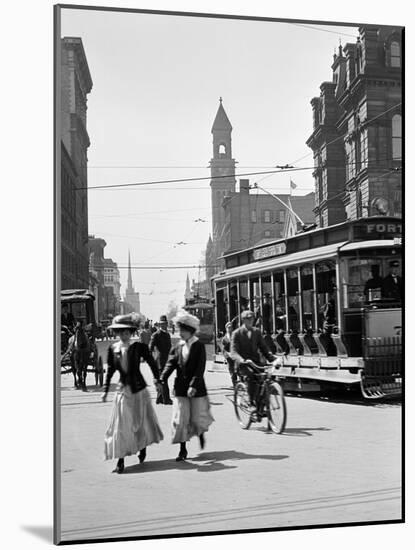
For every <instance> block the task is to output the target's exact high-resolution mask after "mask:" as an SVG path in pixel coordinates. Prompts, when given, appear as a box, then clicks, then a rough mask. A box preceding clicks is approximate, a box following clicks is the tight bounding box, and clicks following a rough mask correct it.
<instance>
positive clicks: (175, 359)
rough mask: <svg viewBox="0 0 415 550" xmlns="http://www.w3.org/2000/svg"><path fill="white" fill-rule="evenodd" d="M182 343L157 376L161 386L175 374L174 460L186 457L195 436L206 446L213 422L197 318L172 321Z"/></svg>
mask: <svg viewBox="0 0 415 550" xmlns="http://www.w3.org/2000/svg"><path fill="white" fill-rule="evenodd" d="M174 321H175V323H176V325H177V327H178V329H179V332H180V337H181V338H182V340H181V341H180V342H179V344H178V345H177V346H176V347H175V348H173V349H172V351H171V353H170V356H169V359H168V362H167V364H166V366H165V367H164V370H163V372H162V374H161V376H160V381H161V383H167V379H168V377H169V376H170V375H171V374H172V372H173V371H176V379H175V381H174V400H173V417H172V443H180V452H179V455H178V456H177V458H176V460H177V461H181V460H185V459H186V458H187V448H186V442H187V441H189V440H190V438H191V437H193V436H195V435H196V436H198V438H199V441H200V447H201V448H202V449H203V448H204V446H205V436H204V433H205V432H207V430H208V429H209V426H210V424H211V423H212V422H213V420H214V419H213V416H212V415H211V412H210V405H209V398H208V395H207V390H206V384H205V380H204V377H203V375H204V372H205V367H206V350H205V346H204V344H203V343H202V342H201V341H200V340H199V339H198V338H197V337H196V332H197V330H198V329H199V319H198V318H197V317H195V316H193V315H190V313H187V312H186V311H183V312H179V314H178V315H177V316H176V317H175V319H174Z"/></svg>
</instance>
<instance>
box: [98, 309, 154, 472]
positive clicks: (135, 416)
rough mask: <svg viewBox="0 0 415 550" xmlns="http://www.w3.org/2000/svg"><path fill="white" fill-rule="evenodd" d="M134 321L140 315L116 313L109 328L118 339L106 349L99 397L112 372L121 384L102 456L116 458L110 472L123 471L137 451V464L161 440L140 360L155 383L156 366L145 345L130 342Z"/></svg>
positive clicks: (135, 323)
mask: <svg viewBox="0 0 415 550" xmlns="http://www.w3.org/2000/svg"><path fill="white" fill-rule="evenodd" d="M137 320H139V317H138V316H137V315H134V314H129V315H118V316H117V317H115V318H114V322H113V324H112V325H110V327H109V328H110V329H112V330H113V331H114V333H115V334H116V335H117V336H118V338H119V339H118V341H117V342H115V343H114V344H112V345H111V346H110V347H109V349H108V360H107V363H108V371H107V377H106V380H105V390H104V393H103V395H102V400H103V401H106V399H107V393H108V390H109V387H110V382H111V378H112V376H113V375H114V373H115V371H119V373H120V384H119V386H118V388H117V392H116V394H115V398H114V403H113V409H112V414H111V419H110V424H109V426H108V429H107V431H106V434H105V459H106V460H112V459H115V458H118V462H117V465H116V467H115V470H113V471H114V472H116V473H119V474H121V473H122V472H123V471H124V457H126V456H131V455H134V454H136V453H138V458H139V461H140V463H141V462H144V460H145V458H146V448H147V447H148V446H149V445H151V444H152V443H159V442H160V441H161V440H162V439H163V433H162V431H161V429H160V426H159V423H158V420H157V416H156V413H155V410H154V408H153V406H152V404H151V398H150V394H149V392H148V389H147V384H146V382H145V380H144V377H143V375H142V374H141V371H140V363H141V359H142V358H143V359H144V361H146V362H147V363H148V365H149V366H150V368H151V370H152V372H153V375H154V382H155V384H156V386H157V384H158V383H159V380H158V378H159V372H158V367H157V364H156V362H155V360H154V358H153V356H152V355H151V353H150V351H149V349H148V347H147V346H146V345H145V344H142V343H141V342H131V337H132V335H133V334H134V332H135V331H136V329H137Z"/></svg>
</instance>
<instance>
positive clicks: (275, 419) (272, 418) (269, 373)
mask: <svg viewBox="0 0 415 550" xmlns="http://www.w3.org/2000/svg"><path fill="white" fill-rule="evenodd" d="M243 367H246V369H250V371H251V374H250V376H254V377H255V379H256V382H257V385H258V387H257V391H256V395H255V404H256V407H255V410H252V406H251V405H250V398H249V394H248V386H247V383H246V381H245V380H246V378H247V375H246V374H244V372H243V371H244V368H243ZM246 369H245V370H246ZM238 371H239V374H240V377H241V380H239V381H238V382H237V383H236V385H235V389H234V407H235V414H236V418H237V419H238V422H239V424H240V425H241V427H242V428H243V429H244V430H248V429H249V427H250V426H251V424H252V422H262V419H263V418H267V419H268V427H269V428H271V430H272V431H273V432H274V433H276V434H280V433H282V432H283V431H284V428H285V425H286V422H287V406H286V402H285V397H284V390H283V388H282V386H281V385H280V384H279V383H278V382H277V380H276V376H275V365H274V363H272V364H268V365H266V366H264V367H261V366H259V365H249V366H248V365H244V364H242V365H240V367H239V369H238ZM252 371H254V372H253V373H252Z"/></svg>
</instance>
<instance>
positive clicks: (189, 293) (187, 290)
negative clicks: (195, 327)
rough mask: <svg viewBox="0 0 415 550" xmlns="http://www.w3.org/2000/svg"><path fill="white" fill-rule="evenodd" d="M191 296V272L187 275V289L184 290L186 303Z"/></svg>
mask: <svg viewBox="0 0 415 550" xmlns="http://www.w3.org/2000/svg"><path fill="white" fill-rule="evenodd" d="M191 297H192V291H191V290H190V279H189V273H188V274H187V277H186V290H185V292H184V300H185V303H187V302H188V300H190V299H191Z"/></svg>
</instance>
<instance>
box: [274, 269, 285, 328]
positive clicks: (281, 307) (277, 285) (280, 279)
mask: <svg viewBox="0 0 415 550" xmlns="http://www.w3.org/2000/svg"><path fill="white" fill-rule="evenodd" d="M274 298H275V332H278V331H279V330H286V329H287V316H286V307H285V285H284V273H283V272H281V271H279V272H278V273H274Z"/></svg>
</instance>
